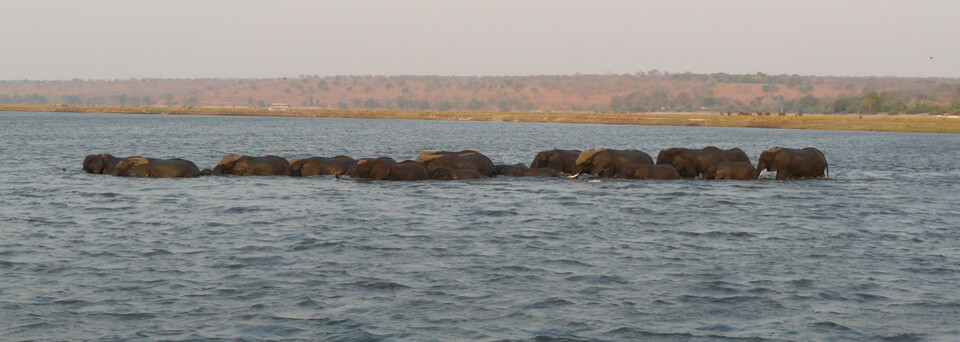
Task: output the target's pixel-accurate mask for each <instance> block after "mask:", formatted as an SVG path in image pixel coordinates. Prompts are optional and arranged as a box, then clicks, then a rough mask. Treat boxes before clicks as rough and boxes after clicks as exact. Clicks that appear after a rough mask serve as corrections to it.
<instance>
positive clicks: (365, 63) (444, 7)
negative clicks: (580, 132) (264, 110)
mask: <svg viewBox="0 0 960 342" xmlns="http://www.w3.org/2000/svg"><path fill="white" fill-rule="evenodd" d="M958 13H960V1H956V0H950V1H939V0H910V1H896V0H869V1H867V0H865V1H852V0H851V1H845V0H803V1H791V0H765V1H760V0H757V1H753V0H741V1H724V0H703V1H693V0H691V1H684V0H665V1H639V0H637V1H598V0H590V1H556V0H553V1H523V0H510V1H499V0H483V1H457V0H436V1H434V0H404V1H357V0H349V1H347V0H345V1H312V0H303V1H293V0H290V1H283V0H279V1H277V0H274V1H250V0H234V1H201V0H190V1H178V0H109V1H108V0H102V1H101V0H89V1H80V0H78V1H67V0H64V1H49V0H0V80H23V79H31V80H69V79H73V78H80V79H127V78H132V77H137V78H207V77H217V78H220V77H223V78H274V77H295V76H299V75H320V76H332V75H467V76H470V75H477V76H487V75H565V74H576V73H581V74H605V73H615V74H632V73H635V72H637V71H649V70H651V69H657V70H660V71H669V72H672V73H681V72H687V71H689V72H694V73H715V72H726V73H756V72H763V73H767V74H800V75H820V76H824V75H835V76H920V77H930V76H934V77H960V16H958ZM931 57H933V59H931Z"/></svg>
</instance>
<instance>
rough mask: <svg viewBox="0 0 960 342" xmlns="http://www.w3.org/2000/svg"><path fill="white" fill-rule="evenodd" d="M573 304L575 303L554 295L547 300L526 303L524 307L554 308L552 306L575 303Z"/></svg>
mask: <svg viewBox="0 0 960 342" xmlns="http://www.w3.org/2000/svg"><path fill="white" fill-rule="evenodd" d="M573 304H574V303H573V302H571V301H569V300H566V299H563V298H557V297H552V298H547V299H546V300H541V301H537V302H534V303H530V304H527V305H524V306H523V308H524V309H552V308H558V307H563V306H567V305H573Z"/></svg>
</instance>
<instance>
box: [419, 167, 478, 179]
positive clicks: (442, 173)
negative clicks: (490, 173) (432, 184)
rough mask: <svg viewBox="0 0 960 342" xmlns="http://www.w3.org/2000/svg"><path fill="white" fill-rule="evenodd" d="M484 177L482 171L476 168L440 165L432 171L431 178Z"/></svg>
mask: <svg viewBox="0 0 960 342" xmlns="http://www.w3.org/2000/svg"><path fill="white" fill-rule="evenodd" d="M480 178H484V177H483V175H481V174H480V171H477V170H474V169H451V168H449V167H439V168H436V169H434V170H433V172H432V173H430V179H434V180H460V179H480Z"/></svg>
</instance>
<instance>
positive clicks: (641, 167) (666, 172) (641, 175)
mask: <svg viewBox="0 0 960 342" xmlns="http://www.w3.org/2000/svg"><path fill="white" fill-rule="evenodd" d="M620 178H629V179H680V178H681V177H680V174H679V173H678V172H677V169H674V168H673V166H670V165H656V164H646V163H640V164H631V165H629V166H627V167H625V168H623V170H622V171H621V177H620Z"/></svg>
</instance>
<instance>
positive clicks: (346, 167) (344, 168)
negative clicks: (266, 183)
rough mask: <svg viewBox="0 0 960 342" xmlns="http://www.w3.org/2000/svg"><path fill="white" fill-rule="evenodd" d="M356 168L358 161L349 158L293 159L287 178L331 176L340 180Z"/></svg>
mask: <svg viewBox="0 0 960 342" xmlns="http://www.w3.org/2000/svg"><path fill="white" fill-rule="evenodd" d="M356 166H357V161H356V160H353V158H350V157H347V156H336V157H332V158H325V157H310V158H305V159H292V160H290V167H289V168H287V176H292V177H312V176H318V175H329V176H334V177H336V178H337V179H339V178H340V176H341V175H345V174H347V173H348V172H350V171H351V170H353V168H355V167H356Z"/></svg>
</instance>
